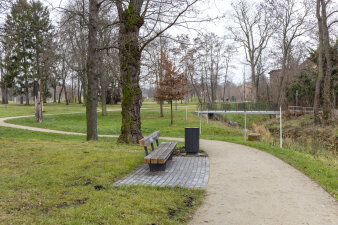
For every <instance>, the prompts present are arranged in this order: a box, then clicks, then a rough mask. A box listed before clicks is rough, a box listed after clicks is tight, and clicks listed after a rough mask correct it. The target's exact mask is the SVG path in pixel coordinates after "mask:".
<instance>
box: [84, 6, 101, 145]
mask: <svg viewBox="0 0 338 225" xmlns="http://www.w3.org/2000/svg"><path fill="white" fill-rule="evenodd" d="M99 7H100V6H99V4H98V1H97V0H89V32H88V58H87V78H88V86H87V100H86V115H87V140H97V109H96V107H97V88H98V86H97V85H98V52H97V43H98V37H97V36H98V17H99Z"/></svg>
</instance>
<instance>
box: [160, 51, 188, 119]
mask: <svg viewBox="0 0 338 225" xmlns="http://www.w3.org/2000/svg"><path fill="white" fill-rule="evenodd" d="M161 57H162V63H161V67H162V69H163V70H164V77H163V79H162V81H160V82H159V85H158V86H157V88H156V90H155V96H154V98H155V100H156V101H168V102H169V103H170V111H171V124H173V123H174V120H173V101H175V100H176V101H178V100H183V99H184V95H186V94H187V93H188V92H189V90H187V89H185V88H184V87H185V86H186V85H187V83H188V81H187V78H186V76H185V74H184V73H179V71H178V69H177V68H176V67H175V66H174V65H173V63H172V62H171V61H170V60H169V59H168V57H167V56H166V55H165V53H164V52H161Z"/></svg>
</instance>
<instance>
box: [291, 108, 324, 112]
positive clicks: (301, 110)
mask: <svg viewBox="0 0 338 225" xmlns="http://www.w3.org/2000/svg"><path fill="white" fill-rule="evenodd" d="M288 111H289V112H291V113H314V109H313V107H302V106H289V107H288ZM319 111H320V112H321V111H322V110H321V109H319Z"/></svg>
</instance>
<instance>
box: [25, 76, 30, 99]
mask: <svg viewBox="0 0 338 225" xmlns="http://www.w3.org/2000/svg"><path fill="white" fill-rule="evenodd" d="M25 95H26V105H29V89H28V78H27V77H25Z"/></svg>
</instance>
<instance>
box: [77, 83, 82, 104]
mask: <svg viewBox="0 0 338 225" xmlns="http://www.w3.org/2000/svg"><path fill="white" fill-rule="evenodd" d="M77 98H78V103H79V104H81V103H82V96H81V81H80V78H78V79H77Z"/></svg>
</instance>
